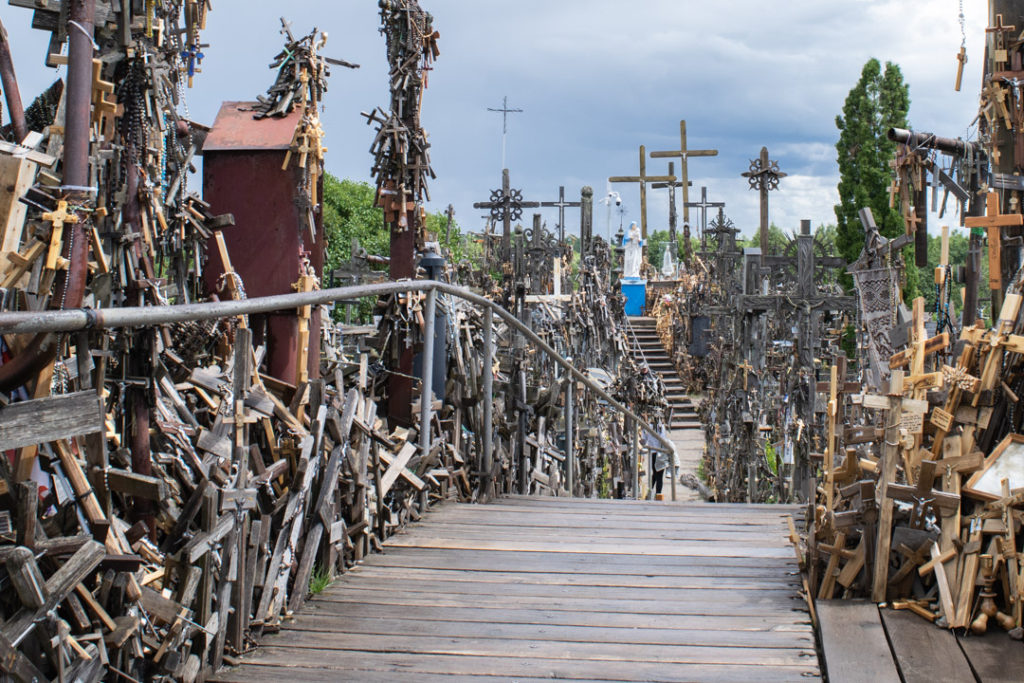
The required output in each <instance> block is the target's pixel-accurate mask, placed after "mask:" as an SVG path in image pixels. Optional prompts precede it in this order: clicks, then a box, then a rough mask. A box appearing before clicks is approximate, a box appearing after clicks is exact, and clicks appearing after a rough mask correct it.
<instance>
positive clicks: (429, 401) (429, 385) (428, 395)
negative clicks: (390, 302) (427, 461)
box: [420, 288, 437, 458]
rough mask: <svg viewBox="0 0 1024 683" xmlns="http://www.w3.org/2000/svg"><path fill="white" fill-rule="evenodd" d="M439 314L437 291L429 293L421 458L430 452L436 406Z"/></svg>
mask: <svg viewBox="0 0 1024 683" xmlns="http://www.w3.org/2000/svg"><path fill="white" fill-rule="evenodd" d="M436 313H437V290H436V289H433V288H432V289H430V290H428V291H427V310H426V313H425V318H426V325H425V327H426V329H425V330H424V333H423V355H422V356H421V358H422V359H423V360H422V363H421V365H422V367H423V382H422V384H421V387H420V457H423V458H425V457H427V453H429V452H430V417H431V408H433V404H434V316H435V314H436Z"/></svg>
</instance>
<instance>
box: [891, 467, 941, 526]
mask: <svg viewBox="0 0 1024 683" xmlns="http://www.w3.org/2000/svg"><path fill="white" fill-rule="evenodd" d="M940 474H941V472H940V471H939V468H938V463H937V462H935V461H934V460H922V461H921V471H920V473H919V474H918V477H917V486H908V485H906V484H889V486H888V488H887V489H886V492H885V495H886V497H888V498H893V499H895V500H902V501H905V502H910V503H913V504H914V510H913V512H912V513H911V515H910V526H911V527H920V526H922V525H923V524H924V513H925V511H926V510H927V509H928V508H932V509H934V510H935V511H936V512H938V513H939V514H940V516H944V515H948V514H952V513H954V512H956V511H957V510H959V509H960V496H958V495H957V494H955V493H947V492H945V491H938V490H934V489H932V485H933V484H934V483H935V477H937V476H939V475H940Z"/></svg>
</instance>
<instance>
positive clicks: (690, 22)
mask: <svg viewBox="0 0 1024 683" xmlns="http://www.w3.org/2000/svg"><path fill="white" fill-rule="evenodd" d="M421 4H422V6H423V7H424V8H425V9H426V10H427V11H429V12H431V13H432V14H433V15H434V17H435V27H436V28H437V29H438V30H439V31H440V32H441V41H440V47H441V57H440V58H439V60H438V61H437V63H436V68H435V70H434V71H433V72H432V73H431V75H430V86H431V87H430V89H429V90H428V91H427V93H426V96H425V100H424V114H423V121H424V126H425V127H426V128H427V129H428V131H429V132H430V133H431V138H430V139H431V142H432V144H433V148H432V150H431V155H432V159H433V163H434V167H435V170H436V171H437V173H438V175H439V178H438V180H437V181H435V182H434V183H433V184H432V186H431V194H432V197H433V202H432V208H438V209H443V207H445V206H447V204H448V203H449V202H451V203H453V204H455V206H456V210H457V215H458V218H459V220H460V221H461V222H462V223H463V225H464V226H466V227H467V228H469V229H474V230H475V229H479V227H480V225H481V223H482V221H481V220H480V219H478V218H476V216H477V215H478V214H479V212H478V211H476V210H474V209H472V202H473V201H474V200H480V199H484V198H486V197H487V196H488V195H489V192H490V190H491V189H492V188H493V187H496V186H497V185H498V183H499V181H500V171H501V169H500V168H499V166H500V154H501V139H500V136H501V119H500V117H499V116H497V115H495V114H493V113H490V112H487V111H486V108H487V107H493V106H496V105H497V104H498V103H499V102H500V101H501V98H502V97H503V96H504V95H508V96H509V102H510V104H512V105H514V106H518V107H521V108H522V109H524V110H525V111H524V113H522V114H517V115H515V116H514V117H512V118H511V119H510V135H509V142H508V149H509V160H510V165H511V167H512V177H513V183H514V184H515V185H516V186H518V187H521V188H522V189H523V190H524V192H525V194H526V195H527V198H542V199H547V198H549V197H553V196H555V194H556V193H557V190H558V186H559V185H565V186H566V189H567V193H569V194H573V195H575V194H577V193H578V192H579V188H580V186H581V185H583V184H588V185H591V186H593V187H594V188H595V190H596V191H597V193H598V194H599V195H600V194H602V193H603V191H604V187H605V179H606V178H607V177H608V176H609V175H613V174H633V173H635V172H636V171H637V170H638V169H637V159H636V155H637V148H638V146H639V145H641V144H646V145H647V147H648V149H655V148H666V149H667V148H669V146H671V147H674V146H675V145H676V144H678V122H679V119H681V118H685V119H686V120H687V122H688V129H689V143H690V146H691V148H707V147H713V148H717V149H719V150H720V154H719V156H718V157H715V158H712V159H693V160H691V166H690V177H691V180H693V183H694V187H693V190H692V194H693V195H694V196H699V192H700V186H701V185H706V186H708V192H709V198H711V199H713V200H722V199H724V200H725V201H726V202H727V203H728V206H727V212H728V214H729V215H730V217H732V218H733V220H734V221H735V222H736V224H737V226H738V227H740V228H741V229H742V230H743V231H744V232H745V233H747V234H750V233H751V232H752V231H753V230H754V229H755V228H756V225H757V222H758V207H757V195H756V193H755V192H752V191H749V190H748V189H747V186H746V183H745V181H744V180H743V178H741V177H740V175H739V174H740V173H741V172H743V171H744V170H746V168H747V165H748V163H749V159H751V158H752V157H754V156H756V155H757V152H758V150H760V148H761V146H762V145H765V146H767V147H768V149H769V151H770V152H771V154H772V158H776V159H778V160H779V162H780V165H782V167H783V170H785V171H787V172H789V173H790V174H791V175H790V176H789V177H787V178H786V179H784V180H783V184H782V187H781V189H780V191H779V192H777V193H773V195H772V197H771V207H772V219H773V220H775V221H776V222H777V223H779V224H780V225H783V226H785V227H787V229H792V228H795V227H796V226H797V225H798V224H799V220H800V219H801V218H811V219H812V220H813V221H814V222H815V224H817V223H819V222H826V223H828V222H831V221H833V220H834V215H833V212H832V206H833V205H834V204H835V203H836V197H835V183H836V180H837V178H836V175H837V170H836V166H835V159H834V144H835V140H836V138H837V135H838V133H837V131H836V129H835V123H834V120H835V116H836V114H838V113H839V112H840V110H841V109H842V105H843V100H844V99H845V97H846V93H847V92H848V91H849V89H850V88H851V87H852V86H853V85H854V84H855V83H856V81H857V79H858V77H859V75H860V71H861V68H862V66H863V64H864V62H865V61H866V60H867V59H868V58H870V57H877V58H878V59H880V60H882V61H886V60H889V61H894V62H896V63H898V64H899V65H900V66H901V68H902V70H903V74H904V77H905V79H906V81H907V82H908V83H909V85H910V94H911V99H912V107H911V112H910V118H911V121H912V123H913V124H914V126H915V128H917V129H920V130H932V131H934V132H936V133H939V134H943V135H951V136H956V135H963V134H964V131H965V129H966V128H967V126H968V124H969V123H970V121H971V119H973V117H974V114H975V111H976V107H977V89H978V84H979V82H980V74H981V63H982V53H983V47H982V37H983V35H984V26H985V24H986V23H987V21H986V16H985V14H986V13H985V8H984V6H983V5H984V3H965V11H966V12H967V19H968V25H967V39H968V40H967V49H968V55H969V58H970V61H969V63H968V68H967V73H966V74H965V77H964V89H963V92H960V93H955V92H953V90H952V81H953V76H954V73H955V66H956V62H955V59H954V56H955V54H956V51H957V50H958V48H959V46H960V29H959V25H958V22H957V16H956V15H957V6H956V3H953V2H951V1H950V2H942V3H938V2H934V0H847V1H846V2H842V3H838V2H820V0H794V1H791V2H781V3H778V2H777V3H764V2H755V1H754V0H732V1H730V2H717V3H708V2H703V1H698V0H637V1H636V2H632V3H624V2H621V0H560V1H559V2H551V1H550V0H517V2H515V3H510V2H508V0H476V1H475V2H466V1H465V0H421ZM282 11H283V10H282V7H281V5H280V3H277V2H267V1H266V0H263V1H255V2H246V3H244V5H243V3H241V2H233V3H232V2H227V1H226V0H222V1H220V2H216V3H214V11H213V12H212V13H211V14H210V17H209V24H208V30H207V32H206V33H205V34H204V42H208V43H210V47H209V48H206V49H205V50H204V52H205V53H206V55H207V57H206V60H205V62H204V64H203V73H202V74H200V76H199V77H198V78H197V79H196V87H195V88H194V89H193V90H191V91H189V93H188V96H189V102H190V108H191V111H192V113H193V115H194V116H195V117H196V118H197V119H199V120H202V121H205V122H207V123H210V122H212V119H213V116H214V114H215V113H216V111H217V109H218V106H219V102H220V101H221V100H227V99H243V98H252V97H255V95H257V94H259V93H261V92H262V91H263V90H264V89H265V88H266V86H267V85H269V84H270V82H271V80H272V74H271V72H270V71H269V70H268V69H267V68H266V64H267V63H269V61H270V58H271V57H272V56H273V55H274V54H275V53H276V52H277V50H278V49H279V46H280V42H281V41H280V36H279V35H278V33H277V30H278V26H279V24H278V16H279V15H280V13H281V12H282ZM2 12H3V17H4V21H5V23H6V25H7V28H8V30H9V31H10V33H11V36H12V42H13V47H14V53H15V54H14V56H15V63H16V66H17V68H18V72H19V76H20V77H21V79H22V93H23V94H24V95H25V97H26V98H29V97H31V96H32V95H33V94H34V93H36V92H38V91H39V90H41V89H42V88H43V87H45V86H46V85H48V83H49V79H50V78H51V77H52V72H49V71H48V70H46V69H45V68H44V67H42V66H41V63H42V58H43V52H44V50H45V45H46V36H45V35H44V34H43V33H42V32H38V31H31V30H30V29H29V25H30V22H31V12H29V11H26V10H21V9H18V8H11V7H7V6H4V7H3V8H2ZM287 12H288V18H289V19H290V20H291V21H292V23H293V25H294V29H295V30H296V31H304V30H307V29H308V28H311V27H312V26H313V25H317V26H319V27H320V28H322V29H325V30H327V31H329V33H330V41H329V42H328V46H327V49H326V52H327V53H328V54H330V55H333V56H338V57H342V58H344V59H347V60H350V61H355V62H359V63H361V64H362V65H363V66H362V68H361V69H359V70H358V71H349V70H346V69H340V68H335V69H334V70H333V71H334V73H333V76H332V80H331V88H330V92H329V93H328V95H327V100H326V101H327V105H328V111H327V113H326V114H325V116H324V123H325V127H326V129H327V136H328V138H327V143H328V145H329V147H330V154H329V156H328V168H329V170H331V171H332V172H334V173H337V174H339V175H342V176H348V177H353V178H360V179H366V180H369V178H368V171H369V168H370V163H371V162H370V158H369V155H368V154H367V148H368V147H369V144H370V141H371V137H372V131H371V130H370V129H369V128H367V127H366V126H365V125H364V122H363V119H362V118H361V117H360V116H359V111H361V110H367V109H369V108H372V107H374V106H377V105H386V104H387V102H388V92H387V65H386V62H385V57H384V42H383V38H382V37H381V36H380V35H379V34H378V33H377V27H378V15H377V6H376V3H374V2H368V1H365V0H363V1H360V2H351V1H347V2H336V1H335V2H330V1H328V0H308V1H306V2H302V3H291V4H290V5H289V6H288V7H287ZM648 168H649V172H651V173H654V172H659V173H660V172H663V170H664V164H663V162H661V161H649V164H648ZM621 190H622V191H623V193H624V197H626V198H627V203H628V204H629V205H630V208H631V211H633V213H634V216H636V215H638V214H639V211H638V206H637V204H638V196H637V195H638V192H637V191H636V190H635V189H630V188H621ZM666 204H667V202H666V201H665V199H664V195H663V194H661V195H655V194H653V193H652V198H651V207H650V216H651V221H652V224H653V223H654V221H655V220H657V221H660V223H661V224H662V225H664V224H666V223H667V208H666ZM547 220H548V222H549V224H552V225H553V224H554V221H555V214H554V213H551V214H547ZM577 220H578V219H577V218H576V217H575V215H574V216H573V217H572V220H571V221H570V225H573V226H574V225H575V224H576V221H577ZM603 225H604V216H603V215H602V214H601V212H600V211H598V212H597V215H596V216H595V228H601V229H603Z"/></svg>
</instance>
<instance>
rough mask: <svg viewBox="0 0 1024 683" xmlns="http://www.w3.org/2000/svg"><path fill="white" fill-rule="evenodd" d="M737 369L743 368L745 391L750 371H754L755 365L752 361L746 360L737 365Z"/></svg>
mask: <svg viewBox="0 0 1024 683" xmlns="http://www.w3.org/2000/svg"><path fill="white" fill-rule="evenodd" d="M736 369H737V370H743V391H747V389H748V387H747V379H748V378H749V376H750V373H751V372H753V371H754V366H753V365H751V364H750V361H748V360H744V361H743V362H742V363H740V364H739V365H737V366H736Z"/></svg>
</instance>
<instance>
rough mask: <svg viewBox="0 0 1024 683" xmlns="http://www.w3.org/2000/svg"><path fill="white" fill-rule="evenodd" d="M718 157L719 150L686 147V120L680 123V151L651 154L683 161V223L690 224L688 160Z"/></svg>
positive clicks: (681, 179)
mask: <svg viewBox="0 0 1024 683" xmlns="http://www.w3.org/2000/svg"><path fill="white" fill-rule="evenodd" d="M714 156H718V150H717V149H687V147H686V120H685V119H684V120H682V121H680V122H679V149H675V150H667V151H662V152H651V158H652V159H675V158H678V159H681V160H682V163H681V164H680V169H679V178H680V181H681V182H682V188H683V222H684V223H689V222H690V189H689V188H690V169H689V164H688V163H687V160H688V159H689V158H690V157H714Z"/></svg>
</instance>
